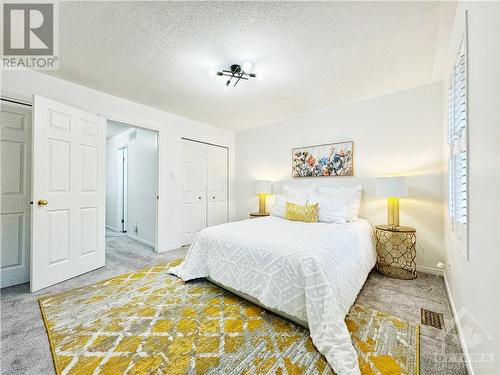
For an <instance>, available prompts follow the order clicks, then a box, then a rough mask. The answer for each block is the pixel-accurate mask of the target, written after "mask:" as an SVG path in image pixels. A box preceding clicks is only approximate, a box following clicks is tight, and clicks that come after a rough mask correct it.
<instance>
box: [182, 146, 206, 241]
mask: <svg viewBox="0 0 500 375" xmlns="http://www.w3.org/2000/svg"><path fill="white" fill-rule="evenodd" d="M182 157H183V173H184V176H183V186H182V192H183V202H182V204H183V207H182V211H183V217H182V228H183V229H182V230H183V245H187V244H190V243H191V242H193V240H194V237H195V236H196V234H197V233H198V232H199V231H200V230H202V229H203V228H205V227H206V226H207V200H206V197H207V194H206V181H207V179H206V150H205V145H204V144H201V143H197V142H191V141H186V140H183V141H182Z"/></svg>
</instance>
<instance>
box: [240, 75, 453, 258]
mask: <svg viewBox="0 0 500 375" xmlns="http://www.w3.org/2000/svg"><path fill="white" fill-rule="evenodd" d="M442 117H443V114H442V84H440V83H438V84H433V85H427V86H423V87H419V88H416V89H412V90H408V91H403V92H399V93H395V94H391V95H387V96H382V97H378V98H374V99H369V100H364V101H360V102H356V103H351V104H348V105H343V106H339V107H331V108H326V109H323V110H320V111H314V112H310V113H306V114H303V115H301V116H297V117H293V118H290V119H288V120H284V121H280V122H278V123H275V124H271V125H267V126H263V127H259V128H255V129H250V130H246V131H242V132H238V133H237V134H236V148H237V150H238V152H237V155H236V199H237V202H238V206H237V215H236V216H237V218H240V219H243V218H247V217H248V214H249V213H250V212H252V211H256V210H257V197H256V196H255V195H254V194H253V181H254V180H257V179H265V180H271V181H281V180H288V179H290V178H291V162H292V161H291V159H292V148H294V147H300V146H308V145H314V144H323V143H329V142H335V141H345V140H353V141H354V146H355V150H354V173H355V175H356V176H357V177H356V178H355V179H352V178H349V177H320V178H307V179H295V180H294V182H295V183H310V182H312V181H314V182H318V183H320V184H322V185H331V184H339V183H344V184H352V183H353V182H355V181H358V180H359V181H362V182H363V185H364V186H365V187H366V189H367V192H366V194H365V196H364V203H363V208H362V215H363V216H364V217H366V218H367V219H368V220H370V221H371V222H372V223H373V224H385V223H386V222H387V216H386V215H387V209H386V207H387V206H386V201H385V200H381V199H375V198H374V191H375V187H374V186H375V184H374V180H375V179H374V177H375V176H382V175H389V174H404V175H408V176H409V181H408V183H409V194H410V199H406V200H402V201H401V224H402V225H411V226H414V227H415V228H416V229H417V236H418V244H419V245H420V246H421V247H419V248H418V252H417V264H418V265H420V266H428V267H434V266H435V265H436V263H437V262H438V261H440V260H443V259H444V251H443V235H442V233H443V230H442V220H443V210H442V207H443V203H442V202H443V193H442V183H443V175H442V174H443V155H442V131H441V124H442ZM299 180H300V181H299ZM353 180H354V181H353Z"/></svg>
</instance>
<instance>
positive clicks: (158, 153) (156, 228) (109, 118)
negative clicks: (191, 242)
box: [106, 117, 162, 253]
mask: <svg viewBox="0 0 500 375" xmlns="http://www.w3.org/2000/svg"><path fill="white" fill-rule="evenodd" d="M108 121H113V122H120V123H122V124H124V125H129V126H130V127H132V128H139V129H144V130H148V131H152V132H155V133H156V186H155V190H156V214H155V242H154V251H155V252H157V253H158V252H160V251H159V248H158V243H159V232H160V231H159V230H158V228H159V209H158V205H159V201H160V195H159V191H160V144H161V143H160V137H161V136H162V131H161V130H160V129H159V128H157V127H154V126H149V125H144V124H137V123H134V122H131V121H128V120H122V119H119V120H116V119H114V118H111V117H106V124H107V122H108ZM126 147H128V146H126ZM127 158H128V150H127ZM127 176H128V171H127ZM127 178H128V177H127ZM127 233H128V228H127Z"/></svg>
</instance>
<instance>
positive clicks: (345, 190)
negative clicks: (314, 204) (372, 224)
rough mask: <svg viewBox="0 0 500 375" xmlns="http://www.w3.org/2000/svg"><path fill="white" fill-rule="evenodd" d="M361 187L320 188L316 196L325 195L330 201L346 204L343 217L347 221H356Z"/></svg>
mask: <svg viewBox="0 0 500 375" xmlns="http://www.w3.org/2000/svg"><path fill="white" fill-rule="evenodd" d="M361 190H363V187H362V186H361V185H356V186H354V187H347V186H340V187H335V188H327V187H322V186H320V187H319V188H318V194H320V195H326V196H329V197H331V198H332V199H333V198H334V197H335V199H338V200H343V201H344V202H345V204H346V210H345V217H346V220H347V221H356V220H357V219H358V217H359V206H360V204H361Z"/></svg>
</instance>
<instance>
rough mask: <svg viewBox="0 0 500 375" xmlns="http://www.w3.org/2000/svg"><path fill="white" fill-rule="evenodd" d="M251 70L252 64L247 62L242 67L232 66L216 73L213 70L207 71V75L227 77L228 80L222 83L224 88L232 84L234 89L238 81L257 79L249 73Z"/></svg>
mask: <svg viewBox="0 0 500 375" xmlns="http://www.w3.org/2000/svg"><path fill="white" fill-rule="evenodd" d="M251 70H252V64H251V63H249V62H246V63H244V64H243V65H239V64H233V65H231V66H230V68H229V70H228V69H222V70H219V71H216V70H215V69H214V68H211V69H209V70H208V75H209V76H211V77H214V76H216V75H217V76H221V77H229V79H228V80H226V81H225V82H224V87H225V88H228V87H229V86H230V85H231V84H232V83H233V82H234V83H233V87H236V85H237V84H238V82H240V80H245V81H248V80H249V79H250V78H257V76H256V75H255V73H250V71H251Z"/></svg>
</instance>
